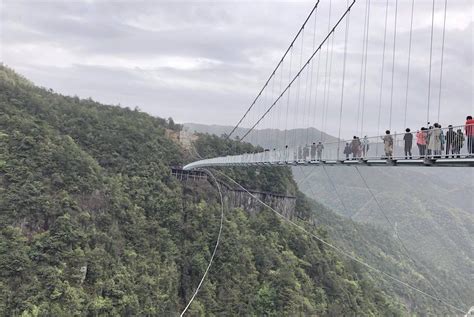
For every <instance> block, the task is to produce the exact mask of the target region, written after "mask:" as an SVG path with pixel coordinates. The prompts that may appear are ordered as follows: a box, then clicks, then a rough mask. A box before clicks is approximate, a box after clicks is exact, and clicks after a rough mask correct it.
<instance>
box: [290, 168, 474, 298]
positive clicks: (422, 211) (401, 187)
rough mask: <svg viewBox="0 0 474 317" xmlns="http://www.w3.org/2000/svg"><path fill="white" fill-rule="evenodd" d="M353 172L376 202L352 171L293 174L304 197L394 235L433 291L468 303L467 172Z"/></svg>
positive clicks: (472, 246) (472, 190) (473, 245)
mask: <svg viewBox="0 0 474 317" xmlns="http://www.w3.org/2000/svg"><path fill="white" fill-rule="evenodd" d="M359 170H360V172H361V173H362V175H363V176H364V179H365V180H366V181H367V183H368V185H369V187H370V189H371V191H372V192H373V193H374V195H375V197H376V199H377V201H375V200H374V199H373V197H372V195H371V193H370V192H369V191H368V189H367V188H366V186H365V184H364V181H363V180H362V179H361V177H360V175H359V173H358V172H357V171H356V170H355V169H354V168H330V167H328V168H326V171H327V174H326V173H325V172H324V171H323V170H321V169H319V170H318V169H306V168H294V169H293V174H294V175H295V179H296V180H297V182H298V185H299V188H300V189H301V190H302V191H303V192H304V193H305V194H307V195H308V196H309V197H315V198H317V199H318V201H319V202H321V203H323V204H324V205H325V206H327V207H329V208H331V209H332V210H335V211H336V212H337V213H339V214H340V215H342V216H344V217H346V218H350V219H352V220H353V221H354V222H357V223H370V224H374V225H376V226H377V227H379V228H385V229H386V230H387V234H389V235H390V236H392V237H394V238H395V237H396V235H397V234H398V236H399V237H400V239H401V240H402V241H403V243H404V244H405V246H406V248H407V251H408V256H411V257H413V258H414V260H415V261H417V262H418V263H420V264H421V265H422V266H423V267H424V268H425V269H424V270H425V271H426V273H425V276H426V277H428V278H429V279H430V280H431V282H432V284H433V285H435V286H436V288H437V289H439V292H441V293H443V292H444V293H445V294H446V296H450V297H451V298H453V300H458V301H459V303H460V304H461V303H464V304H465V305H469V304H470V303H472V302H474V288H473V286H472V285H473V283H474V279H473V267H474V236H473V233H472V228H473V226H474V212H473V211H474V184H473V176H474V175H473V171H472V170H471V169H470V168H423V167H421V168H416V167H406V168H402V167H397V168H396V169H390V168H388V169H387V168H377V167H371V168H359ZM327 175H329V176H330V178H331V180H328V177H327ZM331 181H332V182H333V183H334V184H335V186H336V188H337V193H336V192H335V191H334V188H333V187H332V185H331ZM341 200H342V202H341ZM377 203H379V204H380V208H381V209H380V208H379V206H378V204H377ZM387 218H388V219H389V221H390V223H389V222H388V221H387ZM375 240H377V239H373V241H375ZM405 253H407V252H405ZM405 258H407V255H405Z"/></svg>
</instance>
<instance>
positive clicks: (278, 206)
mask: <svg viewBox="0 0 474 317" xmlns="http://www.w3.org/2000/svg"><path fill="white" fill-rule="evenodd" d="M250 192H251V193H252V195H253V196H255V197H256V198H258V199H260V200H261V201H263V202H264V203H266V204H267V205H269V206H270V207H272V208H273V209H275V210H276V211H278V212H279V213H281V214H283V215H284V216H285V217H286V218H289V219H291V218H293V217H294V215H295V207H296V197H294V196H284V195H279V194H274V193H266V192H256V191H250ZM224 194H225V195H224V200H225V202H226V204H228V206H229V207H237V208H242V209H244V210H245V211H247V212H249V213H251V214H255V213H256V212H258V211H259V210H261V209H262V204H261V203H260V202H259V201H257V199H255V198H253V197H252V196H250V195H249V194H248V193H247V192H245V191H244V190H236V189H230V188H225V190H224Z"/></svg>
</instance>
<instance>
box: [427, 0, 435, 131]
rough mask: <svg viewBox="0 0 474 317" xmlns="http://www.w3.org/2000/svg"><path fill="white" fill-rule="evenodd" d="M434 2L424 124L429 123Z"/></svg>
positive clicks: (432, 15) (432, 18) (432, 16)
mask: <svg viewBox="0 0 474 317" xmlns="http://www.w3.org/2000/svg"><path fill="white" fill-rule="evenodd" d="M434 13H435V0H433V7H432V10H431V38H430V67H429V73H428V107H427V110H426V122H430V99H431V68H432V61H433V29H434Z"/></svg>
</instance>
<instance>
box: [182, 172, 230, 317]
mask: <svg viewBox="0 0 474 317" xmlns="http://www.w3.org/2000/svg"><path fill="white" fill-rule="evenodd" d="M204 171H205V172H206V173H207V174H208V175H210V176H211V177H212V179H213V181H214V183H215V184H216V187H217V190H218V191H219V196H220V200H221V220H220V225H219V233H218V235H217V240H216V244H215V246H214V251H212V255H211V259H210V260H209V264H208V265H207V267H206V270H205V271H204V274H203V276H202V278H201V281H200V282H199V284H198V286H197V287H196V290H195V291H194V294H193V296H192V297H191V299H190V300H189V302H188V304H187V305H186V307H184V309H183V311H182V312H181V314H180V317H182V316H184V314H185V313H186V311H187V310H188V308H189V306H191V304H192V303H193V301H194V298H195V297H196V295H197V294H198V293H199V290H200V289H201V286H202V283H203V282H204V280H205V279H206V276H207V273H208V272H209V269H210V268H211V265H212V261H213V260H214V257H215V255H216V252H217V248H218V247H219V243H220V240H221V235H222V228H223V226H224V197H223V195H222V190H221V186H220V184H219V182H218V181H217V179H216V177H215V176H214V174H212V173H211V172H210V171H209V170H207V169H204Z"/></svg>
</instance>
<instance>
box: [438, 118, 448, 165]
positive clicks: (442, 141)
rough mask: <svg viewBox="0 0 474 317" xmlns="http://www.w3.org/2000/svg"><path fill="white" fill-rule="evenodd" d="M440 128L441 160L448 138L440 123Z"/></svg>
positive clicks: (439, 154) (439, 153)
mask: <svg viewBox="0 0 474 317" xmlns="http://www.w3.org/2000/svg"><path fill="white" fill-rule="evenodd" d="M438 128H439V130H440V134H439V141H440V143H441V148H440V149H439V152H438V156H439V158H441V155H443V152H444V146H445V144H446V138H445V136H444V131H443V129H442V128H441V124H439V123H438Z"/></svg>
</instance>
